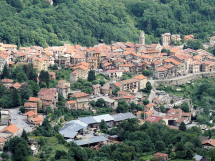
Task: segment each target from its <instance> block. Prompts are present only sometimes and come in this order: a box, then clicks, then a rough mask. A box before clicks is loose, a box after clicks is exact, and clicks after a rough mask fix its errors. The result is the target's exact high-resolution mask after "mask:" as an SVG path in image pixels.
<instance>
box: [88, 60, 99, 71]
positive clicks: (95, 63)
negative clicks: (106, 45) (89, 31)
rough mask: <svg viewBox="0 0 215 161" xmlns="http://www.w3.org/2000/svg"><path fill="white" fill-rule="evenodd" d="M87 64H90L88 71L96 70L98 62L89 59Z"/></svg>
mask: <svg viewBox="0 0 215 161" xmlns="http://www.w3.org/2000/svg"><path fill="white" fill-rule="evenodd" d="M88 63H89V64H90V70H93V69H97V68H98V62H97V58H96V57H89V58H88Z"/></svg>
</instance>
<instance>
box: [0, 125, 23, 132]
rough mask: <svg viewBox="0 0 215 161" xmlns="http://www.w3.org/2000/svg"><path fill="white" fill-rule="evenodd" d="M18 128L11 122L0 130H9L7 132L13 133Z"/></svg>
mask: <svg viewBox="0 0 215 161" xmlns="http://www.w3.org/2000/svg"><path fill="white" fill-rule="evenodd" d="M18 130H19V128H18V127H16V125H15V124H12V125H9V126H7V127H6V128H5V129H4V130H2V132H6V131H9V132H11V133H13V134H14V133H16V132H17V131H18Z"/></svg>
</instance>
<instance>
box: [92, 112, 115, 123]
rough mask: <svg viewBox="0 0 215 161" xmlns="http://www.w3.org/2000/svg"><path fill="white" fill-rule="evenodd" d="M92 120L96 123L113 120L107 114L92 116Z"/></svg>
mask: <svg viewBox="0 0 215 161" xmlns="http://www.w3.org/2000/svg"><path fill="white" fill-rule="evenodd" d="M93 118H94V119H95V120H96V122H97V123H99V122H101V120H104V121H111V120H114V119H113V117H111V115H109V114H104V115H99V116H93Z"/></svg>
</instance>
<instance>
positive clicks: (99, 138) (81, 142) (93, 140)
mask: <svg viewBox="0 0 215 161" xmlns="http://www.w3.org/2000/svg"><path fill="white" fill-rule="evenodd" d="M107 140H108V139H106V138H105V137H104V136H95V137H92V138H89V139H84V140H75V141H73V142H74V143H76V144H77V145H87V144H92V143H98V142H101V141H107Z"/></svg>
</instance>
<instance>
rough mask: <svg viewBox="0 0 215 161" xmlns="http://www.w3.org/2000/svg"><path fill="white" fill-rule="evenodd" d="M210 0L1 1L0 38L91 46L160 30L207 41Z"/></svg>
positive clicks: (153, 35)
mask: <svg viewBox="0 0 215 161" xmlns="http://www.w3.org/2000/svg"><path fill="white" fill-rule="evenodd" d="M214 6H215V1H214V0H189V1H186V0H173V1H172V0H160V2H158V3H156V2H154V1H153V0H143V1H141V0H109V1H106V0H54V5H53V6H50V4H49V2H48V1H46V0H0V42H4V43H12V44H17V45H18V46H30V45H39V46H43V47H46V46H48V45H50V46H55V45H61V44H63V43H65V42H66V43H72V44H81V45H86V46H92V45H94V44H97V40H100V39H103V40H104V41H105V42H106V43H111V41H123V42H126V41H132V42H135V43H136V42H138V38H139V34H140V30H144V31H145V32H146V34H147V36H146V43H147V44H150V43H151V42H158V41H159V40H160V35H161V34H163V33H165V32H171V33H179V34H181V35H182V36H183V35H185V34H192V33H194V35H195V37H196V38H199V39H201V40H204V41H207V40H208V37H209V36H211V35H212V34H213V31H215V24H214V19H215V14H214V11H215V8H214Z"/></svg>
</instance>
